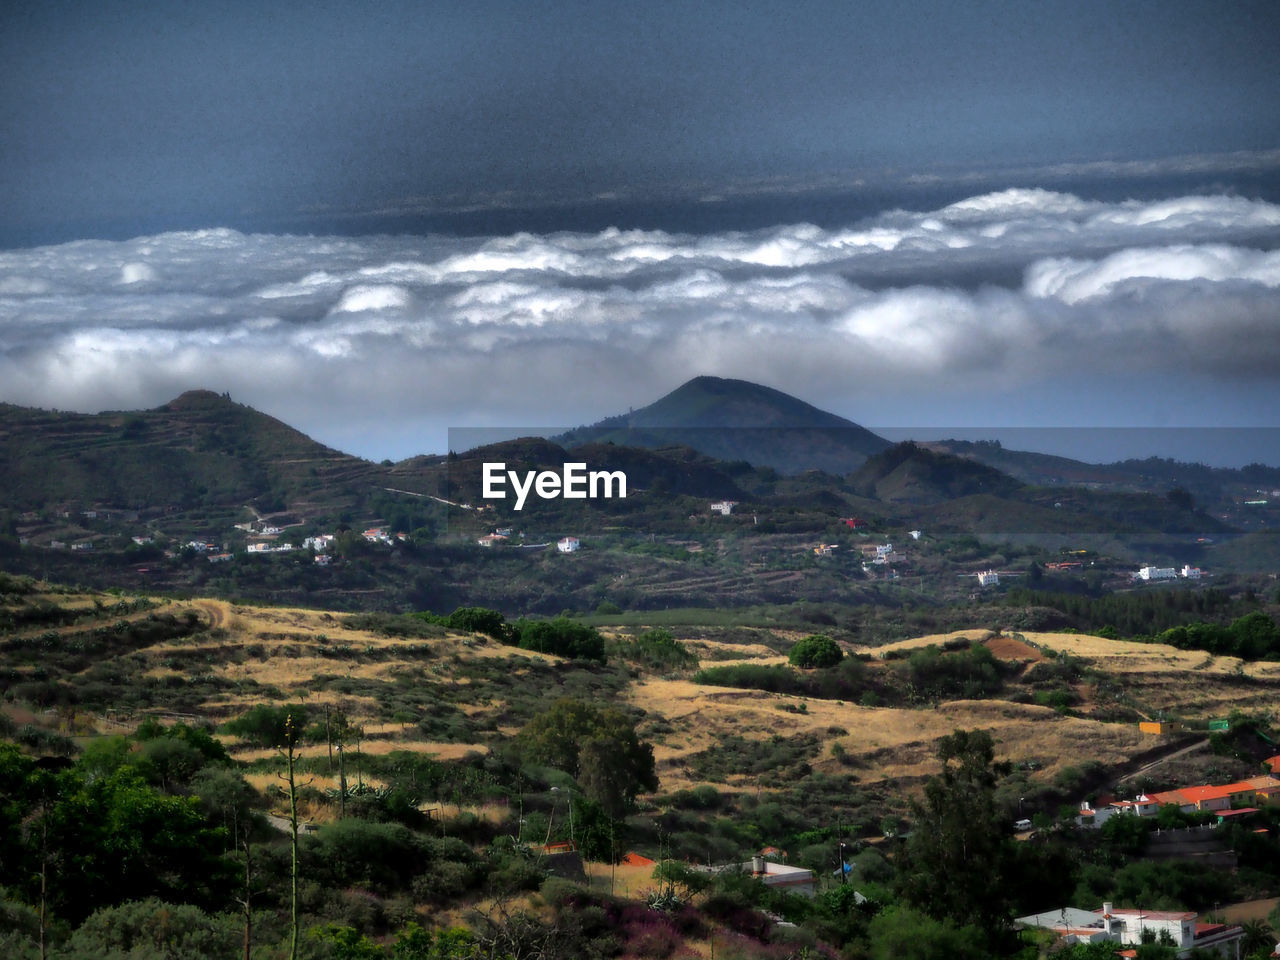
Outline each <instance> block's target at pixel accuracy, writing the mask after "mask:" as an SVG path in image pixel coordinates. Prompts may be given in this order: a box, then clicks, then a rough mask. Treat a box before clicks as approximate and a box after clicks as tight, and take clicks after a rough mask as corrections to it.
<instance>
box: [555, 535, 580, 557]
mask: <svg viewBox="0 0 1280 960" xmlns="http://www.w3.org/2000/svg"><path fill="white" fill-rule="evenodd" d="M579 546H581V544H579V543H578V538H577V537H561V538H560V539H559V540H557V541H556V549H557V550H559V551H560V552H561V553H573V552H574V551H575V550H577V549H578V547H579Z"/></svg>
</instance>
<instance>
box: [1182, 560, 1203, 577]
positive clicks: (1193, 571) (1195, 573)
mask: <svg viewBox="0 0 1280 960" xmlns="http://www.w3.org/2000/svg"><path fill="white" fill-rule="evenodd" d="M1201 574H1202V571H1201V570H1200V568H1199V567H1193V566H1191V564H1189V563H1187V564H1183V566H1182V576H1183V578H1184V579H1186V580H1199V579H1200V577H1201Z"/></svg>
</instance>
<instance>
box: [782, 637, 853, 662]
mask: <svg viewBox="0 0 1280 960" xmlns="http://www.w3.org/2000/svg"><path fill="white" fill-rule="evenodd" d="M843 659H844V651H843V650H841V649H840V647H839V646H838V645H837V644H836V642H835V641H834V640H832V639H831V638H830V637H828V636H827V635H826V634H822V633H815V634H813V635H811V636H808V637H805V638H804V639H803V640H800V641H797V643H796V645H795V646H794V647H792V648H791V652H790V653H789V654H787V660H788V661H790V662H791V664H792V665H793V666H797V667H803V668H805V669H811V668H814V667H834V666H835V665H836V664H837V663H839V662H840V661H841V660H843Z"/></svg>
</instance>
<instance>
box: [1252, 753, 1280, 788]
mask: <svg viewBox="0 0 1280 960" xmlns="http://www.w3.org/2000/svg"><path fill="white" fill-rule="evenodd" d="M1271 759H1272V760H1276V759H1280V757H1272V758H1271ZM1245 783H1247V784H1249V786H1251V787H1253V789H1255V790H1276V789H1280V780H1277V779H1276V778H1275V777H1273V776H1271V775H1270V774H1265V775H1263V776H1261V777H1250V778H1249V779H1248V780H1246V781H1245Z"/></svg>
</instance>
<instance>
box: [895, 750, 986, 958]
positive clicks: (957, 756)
mask: <svg viewBox="0 0 1280 960" xmlns="http://www.w3.org/2000/svg"><path fill="white" fill-rule="evenodd" d="M938 759H939V760H941V761H942V772H941V774H939V775H938V776H935V777H931V778H930V779H929V781H928V782H927V783H926V784H925V787H924V801H923V802H919V801H914V802H913V803H912V805H911V809H912V817H913V819H914V821H915V825H914V829H913V830H912V833H911V837H910V839H909V841H908V843H907V850H906V854H907V855H906V857H905V858H904V860H905V862H904V865H903V868H902V873H901V875H900V876H901V879H900V884H901V886H902V889H903V893H904V895H905V896H906V899H907V900H908V901H909V902H910V903H912V904H913V905H915V906H916V907H919V908H920V909H922V910H924V911H925V912H926V913H928V914H929V915H931V916H933V917H937V918H939V919H943V918H945V919H949V920H952V921H954V922H955V923H956V924H957V925H959V926H964V925H967V924H973V925H975V926H976V927H978V929H980V930H986V931H992V932H993V933H996V934H999V933H1001V932H1003V931H1004V930H1005V929H1006V928H1007V927H1008V923H1009V906H1010V892H1009V890H1008V888H1007V884H1006V882H1005V881H1006V874H1007V873H1008V872H1009V870H1008V867H1009V861H1010V858H1011V854H1012V851H1011V848H1010V843H1011V841H1010V838H1009V836H1008V834H1007V833H1006V831H1005V830H1004V827H1003V821H1002V819H1001V817H1000V814H999V810H998V808H997V806H996V803H995V786H996V779H997V772H998V771H997V768H996V765H995V747H994V745H993V743H992V740H991V735H990V734H989V733H987V732H986V731H983V730H957V731H956V732H955V733H953V734H951V735H950V736H946V737H943V738H942V740H941V741H940V742H939V745H938Z"/></svg>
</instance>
